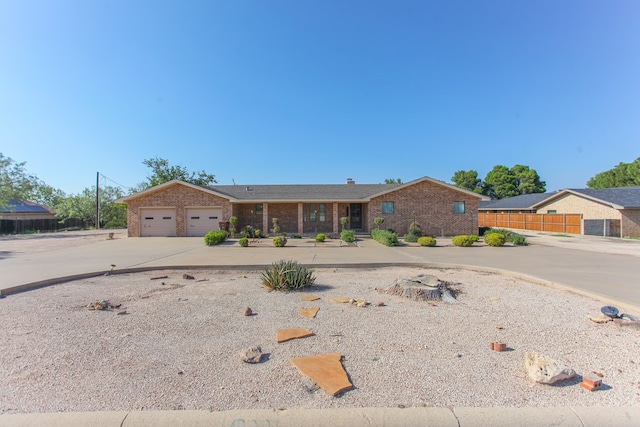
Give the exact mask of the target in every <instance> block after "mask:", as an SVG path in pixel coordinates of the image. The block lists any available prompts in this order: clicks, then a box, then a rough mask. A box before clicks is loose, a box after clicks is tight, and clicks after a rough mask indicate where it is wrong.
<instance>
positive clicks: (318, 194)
mask: <svg viewBox="0 0 640 427" xmlns="http://www.w3.org/2000/svg"><path fill="white" fill-rule="evenodd" d="M481 199H486V197H484V196H482V195H479V194H476V193H473V192H470V191H467V190H463V189H460V188H458V187H455V186H453V185H450V184H446V183H444V182H441V181H438V180H435V179H432V178H428V177H424V178H420V179H417V180H414V181H411V182H408V183H405V184H356V183H355V182H354V181H353V180H351V179H348V180H347V182H346V184H325V185H322V184H318V185H211V186H198V185H194V184H190V183H186V182H183V181H178V180H174V181H170V182H166V183H164V184H161V185H158V186H155V187H152V188H149V189H147V190H145V191H142V192H140V193H136V194H133V195H131V196H128V197H124V198H122V199H120V200H119V201H118V202H122V203H126V204H127V219H128V221H127V224H128V235H129V236H130V237H137V236H141V237H146V236H203V235H204V234H206V233H207V232H209V231H211V230H218V229H219V227H220V225H221V224H220V223H224V222H226V221H229V218H230V217H231V216H235V217H237V218H238V231H241V230H242V229H244V227H246V226H251V227H253V228H254V229H260V230H262V231H263V234H268V233H269V230H272V229H273V222H272V221H273V218H278V220H279V225H280V228H281V231H282V232H285V233H289V234H292V233H293V234H315V233H333V234H338V233H339V232H340V231H341V229H342V226H341V224H340V218H342V217H346V218H348V224H347V228H349V229H354V230H356V231H360V232H366V233H368V232H370V230H371V229H372V228H375V227H376V225H375V223H374V218H376V217H382V218H384V223H383V224H382V226H381V227H382V228H385V229H393V230H395V231H396V232H398V233H400V234H404V233H406V232H407V230H408V228H409V224H411V222H413V221H417V222H418V223H419V224H420V226H421V228H422V231H423V233H424V234H428V235H456V234H469V233H477V231H478V201H479V200H481Z"/></svg>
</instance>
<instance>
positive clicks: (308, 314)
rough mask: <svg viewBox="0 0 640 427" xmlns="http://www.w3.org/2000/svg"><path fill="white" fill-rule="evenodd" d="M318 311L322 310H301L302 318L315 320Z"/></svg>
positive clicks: (313, 308)
mask: <svg viewBox="0 0 640 427" xmlns="http://www.w3.org/2000/svg"><path fill="white" fill-rule="evenodd" d="M318 310H320V307H309V308H303V309H302V310H300V316H304V317H310V318H314V317H316V314H318Z"/></svg>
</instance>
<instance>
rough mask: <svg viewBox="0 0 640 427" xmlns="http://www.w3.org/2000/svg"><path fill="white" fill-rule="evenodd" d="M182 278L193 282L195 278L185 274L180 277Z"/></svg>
mask: <svg viewBox="0 0 640 427" xmlns="http://www.w3.org/2000/svg"><path fill="white" fill-rule="evenodd" d="M182 278H183V279H186V280H194V279H195V277H193V276H192V275H190V274H187V273H184V274H183V275H182Z"/></svg>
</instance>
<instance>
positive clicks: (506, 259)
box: [0, 231, 640, 312]
mask: <svg viewBox="0 0 640 427" xmlns="http://www.w3.org/2000/svg"><path fill="white" fill-rule="evenodd" d="M93 233H94V234H95V233H99V234H98V235H97V237H96V236H94V237H96V238H94V239H93V240H91V241H87V242H84V243H83V244H80V245H58V246H56V245H55V244H52V245H51V248H49V249H47V248H45V249H44V250H37V248H41V247H42V246H43V244H42V243H41V244H40V245H38V246H36V247H35V248H33V249H31V250H20V249H19V248H20V242H15V241H9V240H6V239H5V238H2V239H0V245H1V246H0V267H1V269H2V270H1V271H2V281H1V283H0V288H1V289H2V291H3V293H4V294H9V293H12V292H16V291H20V290H26V289H30V288H32V287H37V286H42V285H47V284H52V283H60V282H63V281H67V280H69V279H70V278H79V277H86V276H90V275H99V274H103V273H104V272H106V271H108V270H110V265H111V264H114V265H115V266H116V267H115V270H114V271H115V272H116V273H117V272H123V271H138V270H150V269H164V268H190V269H196V268H221V269H230V268H234V269H262V268H264V267H265V266H268V265H270V264H271V263H272V262H275V261H278V260H280V259H295V260H297V261H298V262H300V263H303V264H305V265H310V266H316V267H334V266H338V265H339V266H358V267H363V266H369V267H371V268H380V267H385V266H390V265H425V266H446V267H454V266H460V267H472V268H479V269H489V270H498V271H501V272H503V273H506V274H511V275H514V276H518V277H524V278H528V279H535V280H537V281H538V282H540V283H544V284H549V285H554V286H558V287H566V288H570V289H573V290H575V291H577V292H580V293H583V294H586V295H591V296H594V297H596V298H598V299H601V300H602V301H603V302H606V303H611V304H617V305H619V306H622V307H624V306H625V305H626V306H627V307H628V308H631V307H630V306H634V307H633V308H634V309H636V312H637V310H638V307H640V286H639V284H638V277H640V260H639V259H638V256H640V241H628V240H625V241H620V240H619V239H616V240H618V242H619V243H618V245H619V246H620V245H624V246H620V248H624V249H620V250H619V251H616V250H614V249H612V245H613V244H615V243H616V242H615V241H613V242H611V239H600V240H598V238H586V240H585V239H581V240H580V241H579V240H573V241H571V243H570V244H573V245H574V246H572V247H558V246H561V245H556V246H547V245H549V244H552V243H553V236H543V235H540V236H535V235H532V236H529V239H530V241H531V243H532V244H531V245H530V246H526V247H512V246H504V247H500V248H492V247H488V246H474V247H471V248H458V247H455V246H453V245H452V244H451V241H450V239H444V238H443V239H438V247H435V248H423V247H418V246H398V247H391V248H389V247H385V246H383V245H381V244H379V243H377V242H375V241H373V240H371V239H368V238H362V239H360V240H359V241H358V246H357V247H351V246H338V245H336V244H326V245H322V246H320V245H318V246H315V245H314V244H313V243H310V242H308V241H307V240H304V239H302V240H298V239H290V240H289V243H288V244H287V246H286V247H284V248H274V247H270V246H269V245H268V244H267V245H263V246H261V247H256V246H254V247H251V246H250V247H248V248H242V247H240V246H239V245H237V243H235V242H232V241H231V242H225V243H224V244H222V245H220V246H214V247H207V246H205V245H204V242H203V239H202V238H195V237H180V238H178V237H173V238H163V237H156V238H127V237H125V235H124V233H123V232H119V233H116V235H115V238H114V239H112V240H108V239H107V234H106V233H107V231H98V232H95V231H94V232H93ZM80 236H82V234H80ZM45 237H46V236H45ZM28 238H29V237H28V236H25V237H24V239H28ZM35 238H36V237H33V239H35ZM51 238H54V236H51ZM556 239H564V240H562V242H563V243H565V242H567V241H569V240H568V239H567V238H562V237H556ZM550 240H551V243H550ZM10 243H11V244H10ZM334 243H335V242H334ZM12 244H13V246H12ZM598 244H602V245H603V246H602V247H603V250H604V252H596V251H594V250H592V249H593V248H596V247H597V245H598ZM16 245H17V246H16ZM581 245H582V246H583V248H582V249H581V248H580V246H581ZM45 246H46V245H45ZM60 246H61V247H60ZM605 247H606V249H604V248H605ZM6 248H9V249H12V250H5V249H6ZM585 249H588V250H585ZM636 253H637V254H638V256H636Z"/></svg>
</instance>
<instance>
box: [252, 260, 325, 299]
mask: <svg viewBox="0 0 640 427" xmlns="http://www.w3.org/2000/svg"><path fill="white" fill-rule="evenodd" d="M315 280H316V278H315V276H314V275H313V271H312V270H309V269H307V268H306V267H303V266H301V265H300V264H298V261H293V260H288V261H287V260H280V261H277V262H274V263H273V264H271V268H270V269H267V270H265V271H264V272H263V273H262V284H263V286H264V287H265V288H267V289H269V290H276V291H289V290H298V289H303V288H307V287H309V286H311V285H313V283H314V282H315Z"/></svg>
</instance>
